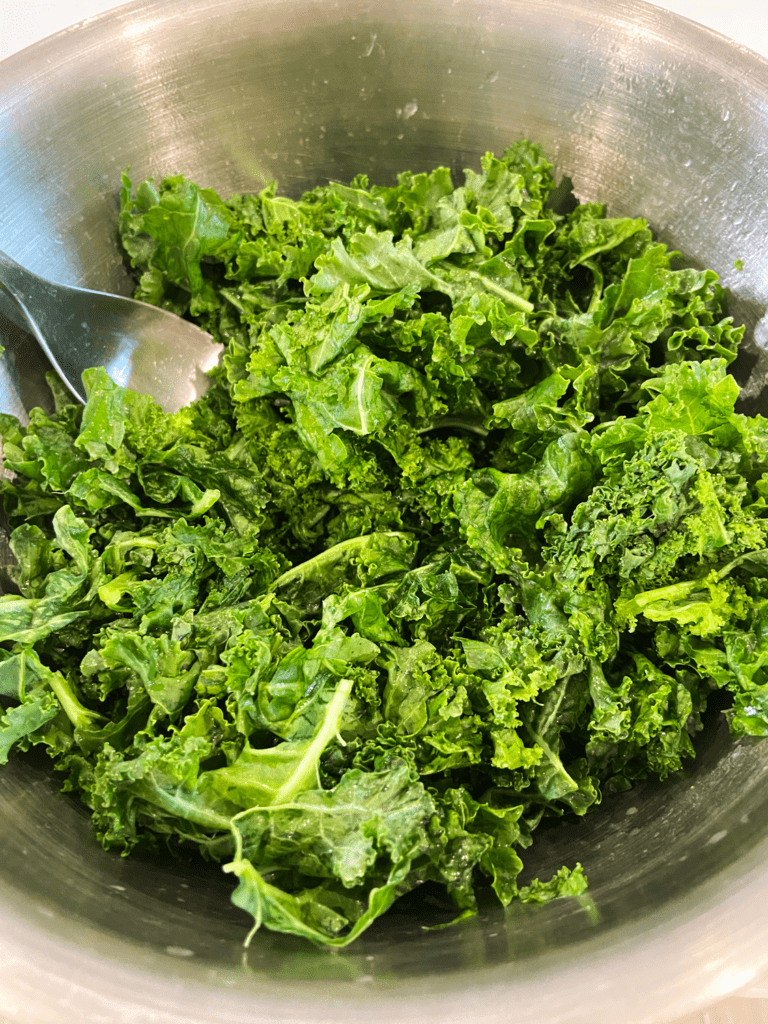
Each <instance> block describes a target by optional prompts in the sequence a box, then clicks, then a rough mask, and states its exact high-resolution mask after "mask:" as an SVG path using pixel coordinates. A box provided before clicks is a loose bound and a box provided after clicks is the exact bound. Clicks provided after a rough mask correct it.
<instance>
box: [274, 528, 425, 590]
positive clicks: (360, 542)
mask: <svg viewBox="0 0 768 1024" xmlns="http://www.w3.org/2000/svg"><path fill="white" fill-rule="evenodd" d="M373 536H380V537H407V536H408V534H406V533H398V532H397V531H385V530H382V531H381V533H380V534H378V535H376V534H372V533H365V534H363V535H362V536H361V537H350V538H349V540H342V541H340V542H339V543H338V544H334V545H333V547H331V548H326V550H325V551H321V552H320V554H319V555H315V556H314V557H313V558H308V559H307V561H306V562H299V564H298V565H294V566H292V567H291V568H290V569H288V570H286V572H284V573H283V574H282V576H278V577H277V579H276V580H274V581H273V583H272V584H271V586H270V588H269V589H270V590H279V589H280V587H284V586H286V584H288V583H292V582H293V580H295V579H304V578H306V577H308V576H309V577H311V576H314V575H315V574H316V572H317V570H318V569H320V568H322V567H323V566H326V567H329V566H332V565H335V564H336V563H337V562H340V561H342V559H344V558H347V559H349V558H351V557H352V556H353V555H354V553H355V551H357V550H359V549H361V548H364V547H365V546H366V544H367V543H368V542H369V541H370V539H371V537H373Z"/></svg>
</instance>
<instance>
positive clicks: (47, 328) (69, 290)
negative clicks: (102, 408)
mask: <svg viewBox="0 0 768 1024" xmlns="http://www.w3.org/2000/svg"><path fill="white" fill-rule="evenodd" d="M0 288H2V289H4V290H5V292H6V293H7V294H8V295H9V296H10V297H11V298H12V300H13V302H14V304H15V306H16V307H17V308H18V310H19V311H20V312H21V313H22V314H23V316H24V319H25V320H26V321H27V324H28V325H29V329H30V331H31V333H32V334H33V335H34V337H35V338H36V339H37V341H38V342H39V344H40V346H41V348H42V349H43V351H44V352H45V354H46V355H47V356H48V358H49V360H50V361H51V364H52V366H53V368H54V369H55V370H56V372H57V373H58V374H59V376H60V377H61V379H62V381H63V382H64V384H65V385H66V386H67V388H68V389H69V391H70V392H71V393H72V395H73V396H74V397H75V398H76V399H78V400H79V401H81V402H85V400H86V395H85V389H84V387H83V382H82V375H83V371H84V370H87V369H89V368H90V367H92V366H103V367H104V369H105V370H106V371H107V373H108V374H109V376H110V377H111V378H112V379H113V380H114V381H115V382H116V383H117V384H121V385H122V386H123V387H127V388H131V389H132V390H134V391H138V392H140V393H142V394H148V395H152V397H153V398H154V399H155V401H156V402H157V403H158V404H159V405H160V406H161V407H162V408H163V409H164V410H165V411H166V412H176V411H177V410H178V409H180V408H181V407H182V406H184V405H188V404H189V402H191V401H193V400H194V399H195V398H199V397H200V396H201V395H203V394H205V392H206V391H207V389H208V384H209V379H208V376H207V371H209V370H211V369H213V367H214V366H215V365H216V364H217V362H218V360H219V356H220V355H221V351H222V346H221V345H219V344H216V343H214V341H213V339H212V338H211V336H210V334H207V333H206V332H205V331H203V330H201V329H200V328H199V327H197V326H196V325H195V324H192V323H189V321H187V320H182V319H181V317H178V316H176V315H175V314H174V313H171V312H169V311H168V310H166V309H160V308H159V307H157V306H150V305H149V304H148V303H146V302H137V301H136V300H135V299H129V298H126V297H125V296H123V295H109V294H107V293H106V292H96V291H90V290H89V289H87V288H75V287H71V286H69V285H62V284H54V283H53V282H51V281H47V280H46V279H45V278H42V277H38V275H37V274H33V273H32V272H31V271H29V270H26V269H25V268H24V267H22V266H20V265H19V264H18V263H16V262H15V261H14V260H12V259H11V258H10V256H7V255H6V254H5V253H4V252H1V251H0Z"/></svg>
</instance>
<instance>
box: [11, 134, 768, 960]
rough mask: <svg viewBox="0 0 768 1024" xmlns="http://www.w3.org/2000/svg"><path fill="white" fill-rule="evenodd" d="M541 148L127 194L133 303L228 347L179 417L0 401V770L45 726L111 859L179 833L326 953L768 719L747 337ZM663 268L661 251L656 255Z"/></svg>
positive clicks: (458, 896) (525, 895)
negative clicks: (720, 733)
mask: <svg viewBox="0 0 768 1024" xmlns="http://www.w3.org/2000/svg"><path fill="white" fill-rule="evenodd" d="M554 185H555V182H554V179H553V177H552V167H551V165H550V164H549V163H548V162H547V160H546V159H545V157H544V156H543V154H542V153H541V151H540V149H539V148H538V147H537V146H535V145H531V144H529V143H519V144H517V145H515V146H513V147H511V148H510V149H508V150H507V151H506V152H505V153H504V154H503V156H502V157H501V158H496V157H495V156H493V155H491V154H487V155H486V156H485V158H484V159H483V161H482V168H481V171H480V172H479V173H477V172H474V171H467V172H466V179H465V183H464V184H463V185H462V186H460V187H458V188H455V187H454V185H453V183H452V181H451V177H450V175H449V173H448V171H447V170H446V169H444V168H440V169H438V170H435V171H433V172H432V173H431V174H412V173H405V174H402V175H400V177H399V178H398V182H397V184H396V185H395V186H393V187H383V186H377V185H374V186H369V184H368V182H367V180H366V179H365V178H363V177H359V178H356V179H355V180H354V181H353V182H352V183H351V184H350V185H348V186H347V185H340V184H337V183H330V184H328V185H324V186H322V187H319V188H316V189H315V190H313V191H311V192H308V193H307V194H305V195H304V196H303V197H302V198H301V199H300V200H298V201H294V200H291V199H286V198H282V197H279V196H277V195H276V193H275V189H274V187H273V186H270V187H268V188H266V189H264V190H263V191H262V192H261V193H259V194H258V195H243V196H235V197H233V198H232V199H230V200H229V201H228V202H224V201H222V200H221V199H220V198H219V196H217V195H216V193H215V192H213V191H211V190H210V189H201V188H199V187H198V186H197V185H194V184H192V183H191V182H189V181H187V180H185V179H184V178H182V177H174V178H167V179H165V180H163V181H162V182H161V183H160V184H159V185H156V184H155V183H154V182H152V181H148V182H144V183H143V184H141V185H139V187H138V189H137V190H136V193H135V195H134V194H133V192H132V186H131V182H130V181H129V180H128V178H127V177H125V179H124V183H123V192H122V205H121V216H120V229H121V238H122V243H123V246H124V249H125V252H126V254H127V257H128V258H129V259H130V261H131V263H132V265H133V267H134V269H135V271H136V274H137V277H138V288H137V295H138V297H139V298H142V299H145V300H148V301H150V302H154V303H158V304H160V305H163V306H165V307H167V308H169V309H172V310H174V311H175V312H177V313H179V314H182V315H188V316H191V317H194V318H195V319H196V320H197V321H198V322H199V323H201V325H202V326H204V327H205V328H207V329H208V330H209V331H211V333H212V334H213V335H214V336H215V337H216V338H217V339H220V340H221V341H223V342H224V343H225V346H226V350H225V354H224V356H223V360H222V362H221V365H220V366H219V367H218V368H217V369H216V370H215V371H213V373H212V380H211V387H210V390H209V391H208V392H207V394H206V395H205V396H204V397H203V398H202V399H200V400H199V401H197V402H196V403H195V404H193V405H192V406H190V407H188V408H185V409H182V410H181V411H179V412H177V413H175V414H166V413H164V412H163V411H162V410H161V409H160V408H159V407H158V406H157V405H156V404H155V403H154V402H153V401H152V400H151V399H150V398H148V397H147V396H141V395H137V394H133V393H131V392H128V391H126V390H124V389H122V388H120V387H119V386H118V385H116V384H115V383H113V382H112V381H111V380H110V378H109V377H108V376H107V374H106V372H105V371H104V370H103V369H94V370H91V371H89V372H88V373H87V374H86V376H85V386H86V390H87V395H88V400H87V404H86V405H85V408H82V409H81V408H80V407H78V406H76V405H73V404H70V403H69V401H68V399H67V398H66V396H64V395H63V392H62V390H61V389H60V388H54V394H55V397H56V403H55V406H56V407H55V410H54V411H53V412H52V413H50V414H45V413H44V412H43V411H42V410H40V409H36V410H33V411H32V413H31V416H30V422H29V424H28V426H26V427H24V426H21V425H20V424H19V423H18V422H17V421H16V420H14V419H13V418H11V417H8V416H5V417H2V418H0V435H1V436H2V441H3V450H4V460H5V467H6V469H7V470H10V471H11V472H12V479H4V480H3V481H2V483H1V484H0V487H1V488H2V497H3V504H4V509H5V514H6V517H7V520H8V522H9V524H10V527H11V531H12V532H11V535H10V544H11V548H12V551H13V553H14V555H15V558H16V564H15V566H14V567H13V568H12V574H13V579H14V580H15V583H16V588H17V592H16V593H9V594H6V595H5V596H3V597H0V695H2V697H3V698H4V701H5V704H4V706H5V707H6V711H5V714H4V717H2V718H1V719H0V760H3V761H5V760H6V759H7V757H8V755H9V752H10V751H11V749H12V748H15V749H17V750H20V751H24V750H26V749H28V748H29V747H30V746H32V745H35V744H42V745H43V746H44V747H45V748H46V749H47V751H48V752H49V754H50V756H51V758H52V759H53V762H54V764H55V766H56V768H57V769H58V770H59V771H61V772H63V773H64V778H65V783H64V785H65V787H66V788H67V789H70V790H73V791H76V792H77V793H79V795H80V797H81V798H82V800H83V801H84V802H85V804H86V805H87V806H88V807H89V808H90V810H91V811H92V814H93V821H94V825H95V829H96V831H97V833H98V836H99V838H100V840H101V841H102V843H103V844H104V845H105V846H106V847H108V848H116V849H119V850H121V851H124V852H127V851H130V850H131V849H132V848H134V847H135V846H137V845H140V844H141V845H143V846H145V847H149V848H152V847H153V845H157V844H158V843H160V842H166V843H168V842H170V843H172V844H177V845H183V846H184V847H187V848H191V849H195V848H197V849H198V850H199V852H200V854H201V855H203V856H205V857H209V858H213V859H215V860H217V861H219V862H221V863H222V864H223V868H224V870H225V871H226V872H230V873H232V874H234V875H235V876H236V878H237V888H236V890H235V891H234V895H233V900H234V902H235V903H236V904H237V905H238V906H240V907H242V908H243V909H245V910H246V911H248V912H249V913H250V914H251V915H252V916H253V918H254V921H255V926H254V927H255V928H258V927H259V926H264V927H267V928H271V929H275V930H278V931H284V932H292V933H295V934H298V935H302V936H305V937H308V938H309V939H311V940H313V941H316V942H320V943H326V944H328V945H332V946H340V945H344V944H346V943H348V942H350V941H352V939H354V938H355V937H356V936H357V935H359V934H360V932H361V931H363V930H364V929H365V928H367V927H368V926H369V925H370V924H371V922H372V921H373V920H375V918H376V917H378V916H379V915H380V914H382V913H383V912H384V911H386V910H387V908H388V907H389V906H390V905H391V904H392V903H393V901H394V900H395V899H397V898H398V897H399V896H400V895H402V894H404V893H406V892H408V891H409V890H411V889H413V888H414V887H415V886H418V885H420V884H421V883H423V882H426V881H431V882H437V883H440V884H442V885H443V886H444V887H445V889H446V891H447V892H448V893H449V894H450V896H451V897H452V899H453V901H454V903H455V905H456V909H457V914H458V916H460V917H461V916H466V915H467V914H471V913H473V912H474V910H475V909H476V890H477V888H478V886H481V885H483V884H486V885H490V886H492V888H493V890H494V891H495V893H496V895H497V896H498V898H499V900H500V901H501V902H502V903H503V904H508V903H509V902H510V901H512V900H522V901H528V902H543V901H546V900H549V899H553V898H555V897H559V896H564V895H578V894H580V893H581V892H583V891H584V889H585V887H586V879H585V876H584V874H583V873H582V869H581V866H580V865H578V864H576V865H574V866H573V867H572V868H570V869H569V868H563V869H562V870H560V871H559V872H558V873H557V874H556V875H555V876H554V877H553V878H552V879H551V880H549V881H545V882H540V881H535V882H533V883H530V884H528V885H521V884H519V881H518V879H519V875H520V872H521V870H522V867H523V862H522V859H521V854H522V853H523V852H524V851H525V849H526V848H527V847H528V846H530V844H531V842H532V840H533V836H532V834H533V832H534V830H535V828H536V826H537V825H538V824H539V822H540V821H541V820H542V819H543V818H545V817H548V816H552V815H561V814H576V815H582V814H584V813H585V812H587V811H589V810H590V809H591V808H593V807H595V806H596V805H597V804H599V803H600V802H601V800H602V799H603V797H604V796H606V795H608V794H611V793H613V792H616V791H620V790H623V789H626V788H628V787H630V786H631V785H632V784H633V783H634V782H635V781H636V780H638V779H643V778H647V777H658V778H662V779H663V778H664V777H666V776H668V775H670V774H671V773H674V772H676V771H678V770H679V769H680V768H681V767H682V765H683V764H684V762H685V761H686V759H688V758H690V757H691V756H693V752H694V748H693V742H692V740H693V737H694V736H695V735H696V733H697V732H698V731H699V730H700V729H701V728H702V713H703V712H704V710H705V708H706V704H707V698H708V695H709V694H710V693H711V692H712V691H713V690H714V689H717V688H719V689H723V690H726V691H728V692H729V693H730V695H731V702H730V706H729V707H728V710H727V711H726V714H727V717H728V721H729V723H730V726H731V730H732V732H733V735H734V736H741V735H751V736H765V735H768V515H766V498H767V497H768V421H766V420H764V419H762V418H761V417H754V418H746V417H744V416H741V415H738V414H736V413H735V412H734V405H735V401H736V399H737V397H738V387H737V385H736V384H735V382H734V380H733V378H732V377H730V376H729V375H728V373H727V371H726V367H727V365H728V363H730V362H731V361H732V360H733V359H734V357H735V355H736V351H737V348H738V345H739V342H740V339H741V334H742V330H741V329H740V328H737V327H735V326H734V325H733V323H732V321H731V320H730V318H729V317H728V316H727V315H726V309H725V301H724V293H723V290H722V288H721V287H720V285H719V283H718V279H717V276H716V275H715V274H714V273H713V272H712V271H709V270H704V271H698V270H692V269H685V268H683V269H680V268H679V267H678V259H677V254H675V253H672V252H669V251H668V250H667V249H666V248H665V247H664V246H662V245H659V244H658V243H656V242H655V241H654V239H653V237H652V234H651V232H650V230H649V229H648V226H647V224H646V223H645V221H644V220H642V219H630V218H624V217H622V218H610V217H607V216H606V211H605V209H604V208H603V207H602V206H599V205H597V204H594V203H586V204H582V205H579V206H577V207H576V208H575V209H574V210H572V211H571V212H569V213H559V212H557V211H556V210H555V209H553V208H552V206H551V205H550V203H549V201H548V200H549V197H550V194H551V192H552V190H553V188H554ZM676 267H677V269H676Z"/></svg>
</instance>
